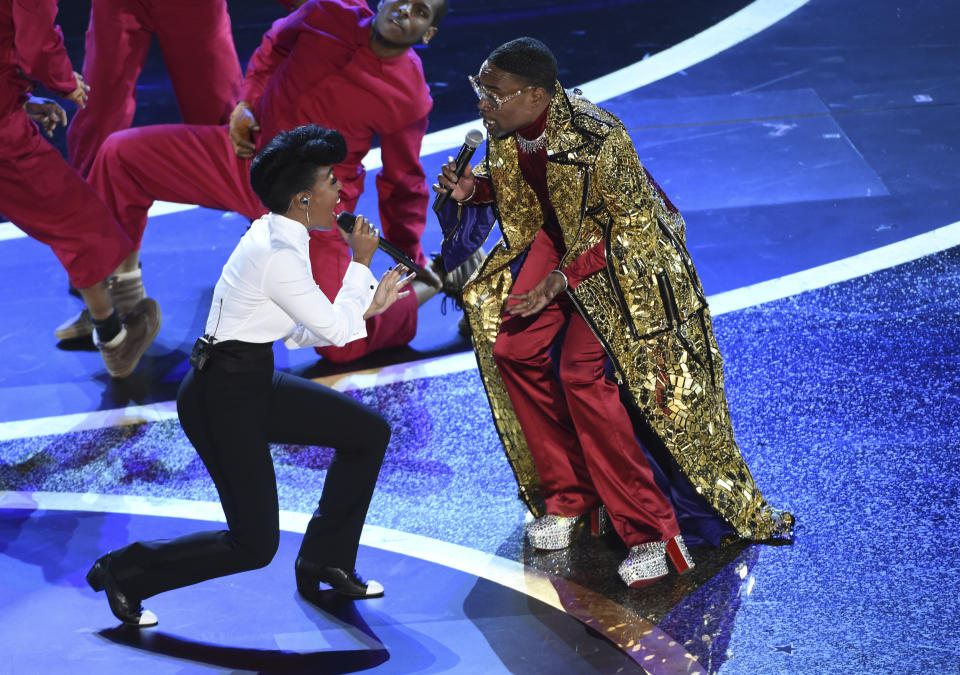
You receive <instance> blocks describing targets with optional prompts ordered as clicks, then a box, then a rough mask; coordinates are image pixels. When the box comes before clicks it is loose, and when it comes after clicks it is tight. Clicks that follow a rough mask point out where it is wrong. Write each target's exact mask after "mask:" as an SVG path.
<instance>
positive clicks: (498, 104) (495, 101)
mask: <svg viewBox="0 0 960 675" xmlns="http://www.w3.org/2000/svg"><path fill="white" fill-rule="evenodd" d="M476 83H477V85H479V87H478V92H477V94H478V96H480V102H479V103H477V109H478V110H479V111H480V117H481V118H483V126H484V127H486V129H487V133H489V134H490V135H491V136H494V137H496V138H503V137H505V136H509V135H510V134H512V133H513V132H514V131H516V130H517V129H520V128H522V127H525V126H527V125H528V124H532V123H533V122H535V121H536V119H537V117H539V116H540V113H541V112H542V108H541V107H540V105H542V99H538V100H539V105H538V102H537V101H535V100H534V99H535V98H537V97H535V96H534V93H535V88H534V87H530V86H529V85H527V84H526V82H524V81H523V80H521V79H520V78H518V77H517V76H516V75H513V74H512V73H508V72H506V71H504V70H500V69H499V68H497V67H496V66H491V65H490V64H488V63H487V62H486V61H484V62H483V65H482V66H481V67H480V74H479V75H477V77H476ZM484 94H486V95H484Z"/></svg>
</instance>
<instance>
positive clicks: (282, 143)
mask: <svg viewBox="0 0 960 675" xmlns="http://www.w3.org/2000/svg"><path fill="white" fill-rule="evenodd" d="M346 156H347V142H346V141H345V140H344V139H343V136H342V135H341V134H340V132H339V131H337V130H336V129H324V128H323V127H319V126H317V125H316V124H305V125H304V126H302V127H297V128H296V129H293V130H292V131H281V132H280V133H279V134H277V135H276V136H274V137H273V138H272V139H271V140H270V142H269V143H267V144H266V145H265V146H263V149H262V150H261V151H260V152H258V153H257V156H256V157H254V158H253V162H251V163H250V186H251V187H252V188H253V191H254V192H255V193H256V194H257V196H258V197H259V198H260V201H261V202H263V205H264V206H265V207H267V208H268V209H270V210H271V211H273V212H274V213H286V212H287V209H288V208H289V207H290V202H291V200H292V199H293V196H294V195H295V194H297V193H298V192H301V191H304V190H309V189H310V188H311V187H313V184H314V182H315V181H316V180H317V169H318V168H319V167H321V166H333V165H334V164H337V163H339V162H342V161H343V160H344V158H345V157H346Z"/></svg>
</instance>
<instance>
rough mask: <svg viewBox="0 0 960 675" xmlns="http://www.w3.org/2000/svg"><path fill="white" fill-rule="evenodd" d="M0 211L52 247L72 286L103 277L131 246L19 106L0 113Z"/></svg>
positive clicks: (91, 193)
mask: <svg viewBox="0 0 960 675" xmlns="http://www.w3.org/2000/svg"><path fill="white" fill-rule="evenodd" d="M0 213H3V214H4V215H5V216H7V217H8V218H10V220H11V221H13V223H14V224H15V225H16V226H17V227H19V228H20V229H21V230H23V231H24V232H26V233H27V234H28V235H30V236H31V237H33V238H34V239H36V240H38V241H41V242H43V243H44V244H46V245H48V246H49V247H50V248H51V249H53V253H54V255H56V256H57V259H58V260H59V261H60V264H62V265H63V267H64V268H65V269H66V270H67V274H68V275H69V277H70V283H71V284H73V285H74V287H76V288H88V287H90V286H93V285H94V284H96V283H97V282H99V281H102V280H103V279H106V278H107V277H108V276H109V275H110V274H111V273H112V272H113V270H114V269H116V267H117V265H119V264H120V262H121V261H122V260H123V259H124V258H126V257H127V256H128V255H130V253H131V252H132V251H133V250H134V246H133V242H131V241H130V238H129V237H128V236H127V235H126V233H125V232H124V231H123V230H122V229H121V228H120V225H119V224H118V223H117V221H116V220H114V218H113V215H112V214H111V212H110V210H109V209H108V208H107V206H106V205H105V204H104V203H103V201H101V200H100V197H99V196H98V195H97V193H96V192H94V190H93V188H91V187H90V186H89V185H88V184H87V183H86V181H84V180H83V178H81V177H80V174H78V173H77V172H76V171H74V170H73V169H72V168H71V167H70V165H69V164H67V163H66V161H64V159H63V157H62V156H61V155H60V153H59V152H57V150H56V149H55V148H54V147H53V146H51V145H50V144H49V143H48V142H47V141H46V140H45V139H44V138H43V136H41V135H40V131H39V130H38V129H37V126H36V124H34V123H33V120H31V119H30V118H29V117H28V116H27V114H26V112H24V110H23V109H22V108H17V109H15V110H14V111H13V112H12V113H10V114H8V115H4V116H3V117H0Z"/></svg>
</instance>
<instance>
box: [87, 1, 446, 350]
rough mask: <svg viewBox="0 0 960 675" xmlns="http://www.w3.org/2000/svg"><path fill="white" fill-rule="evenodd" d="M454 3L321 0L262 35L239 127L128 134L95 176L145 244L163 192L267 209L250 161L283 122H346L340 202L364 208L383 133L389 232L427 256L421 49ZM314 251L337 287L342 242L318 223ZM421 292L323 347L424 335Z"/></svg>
mask: <svg viewBox="0 0 960 675" xmlns="http://www.w3.org/2000/svg"><path fill="white" fill-rule="evenodd" d="M446 7H447V4H446V0H412V1H407V2H402V1H400V0H393V1H390V2H387V1H385V2H382V3H381V4H380V5H379V8H378V11H377V14H376V15H375V16H374V15H373V13H372V12H371V11H370V10H369V9H368V8H367V7H366V6H363V5H361V4H360V3H356V2H350V1H349V0H343V1H339V0H310V1H309V2H307V3H305V4H304V5H303V6H301V7H299V8H298V9H297V10H296V11H294V12H292V13H291V14H290V15H288V16H286V17H284V18H282V19H280V20H278V21H277V22H276V23H274V25H273V26H272V27H271V29H270V30H269V31H268V32H267V33H266V35H265V36H264V38H263V42H262V44H261V45H260V47H259V48H258V49H257V51H256V53H255V54H254V55H253V57H252V58H251V60H250V64H249V66H248V68H247V75H246V78H245V81H244V85H243V90H242V92H241V95H242V99H241V102H240V103H239V104H238V105H237V107H236V109H235V110H234V112H233V115H232V116H231V122H230V126H229V127H227V126H219V127H214V126H197V125H175V126H174V125H159V126H152V127H141V128H136V129H128V130H126V131H122V132H118V133H116V134H114V135H112V136H111V137H110V138H109V139H108V140H107V141H106V142H105V143H104V145H103V147H102V148H101V150H100V153H99V154H98V155H97V158H96V160H95V161H94V164H93V167H92V169H91V172H90V176H89V180H90V183H91V184H92V185H93V186H94V188H96V190H97V191H98V192H99V193H100V194H101V195H102V196H103V197H104V200H105V201H106V202H107V204H108V205H110V206H111V207H112V208H113V210H114V213H115V214H116V217H117V219H118V220H119V221H120V223H121V224H122V225H123V226H124V228H125V229H126V231H127V233H128V234H129V235H130V237H131V239H133V240H134V242H135V243H137V244H138V245H139V242H140V239H141V237H142V235H143V230H144V227H145V226H146V221H147V209H148V208H149V207H150V205H151V204H152V203H153V201H154V200H157V199H161V200H165V201H172V202H179V203H188V204H199V205H201V206H207V207H210V208H217V209H227V210H232V211H236V212H238V213H241V214H243V215H245V216H247V217H249V218H257V217H259V216H261V215H263V213H264V210H263V206H262V205H261V204H260V201H259V200H258V199H257V197H256V195H255V194H254V193H253V191H252V189H251V188H250V184H249V180H248V175H249V163H250V159H249V158H251V157H252V156H253V155H254V154H255V152H256V151H257V150H258V149H259V148H260V147H262V146H263V145H264V144H265V143H266V142H267V141H269V140H270V139H271V138H273V136H274V135H276V133H277V132H279V131H282V130H284V129H292V128H295V127H297V126H300V125H302V124H305V123H310V122H313V123H316V124H320V125H322V126H325V127H328V128H334V129H337V130H338V131H340V132H341V133H342V134H343V135H344V137H345V138H346V140H347V153H348V154H347V158H346V160H345V161H344V162H342V163H340V164H338V165H337V170H336V173H337V178H338V179H339V180H340V181H341V182H342V183H343V186H344V187H343V190H342V191H341V204H340V206H339V210H352V209H353V207H354V205H355V204H356V201H357V198H358V197H359V195H360V192H361V190H362V189H363V178H364V169H363V166H362V164H361V160H362V158H363V156H364V155H365V154H366V153H367V151H368V150H369V149H370V147H371V144H372V142H373V140H374V138H375V137H377V138H379V141H380V147H381V152H382V157H383V170H382V171H381V172H380V174H379V175H378V176H377V188H378V193H379V197H380V221H381V226H382V228H383V232H384V236H385V238H386V239H387V240H388V241H390V242H391V243H393V244H395V245H396V246H397V247H399V248H401V249H403V250H404V251H405V252H406V253H407V254H408V255H409V256H410V257H411V258H412V259H413V260H415V261H416V262H418V263H420V264H424V263H425V262H426V258H425V256H424V255H423V251H422V249H421V248H420V235H421V234H422V232H423V229H424V226H425V223H426V209H427V191H426V188H425V181H424V173H423V168H422V167H421V165H420V161H419V153H420V144H421V141H422V139H423V135H424V132H425V130H426V127H427V113H428V112H429V111H430V108H431V106H432V100H431V99H430V93H429V88H428V87H427V84H426V81H425V80H424V77H423V69H422V66H421V64H420V59H419V57H418V56H417V55H416V54H414V52H413V50H412V49H411V47H412V46H413V45H414V44H425V43H426V42H428V41H429V40H430V39H431V38H432V37H433V35H434V34H435V33H436V30H437V27H436V24H438V23H439V22H440V20H441V19H442V18H443V16H444V15H445V13H446ZM334 234H336V233H334ZM310 256H311V262H312V267H313V271H314V278H315V279H316V281H317V283H318V285H319V286H320V288H321V289H322V290H323V291H324V293H325V294H326V295H327V296H328V297H330V298H333V297H335V295H336V293H337V291H338V290H339V288H340V280H341V279H342V278H343V274H344V272H345V271H346V267H347V265H348V264H349V262H350V253H349V249H348V248H347V247H346V246H345V245H344V242H343V239H342V238H340V236H339V235H338V234H336V236H329V234H327V233H318V232H316V231H315V232H314V233H312V234H311V242H310ZM132 269H134V268H131V269H130V270H119V271H121V272H123V271H132ZM414 290H418V289H417V288H416V286H415V288H414ZM417 295H419V296H420V298H421V300H422V298H423V297H424V295H423V294H422V293H420V292H418V293H417ZM417 295H414V294H411V295H410V296H408V297H406V298H404V299H403V300H401V301H400V302H397V303H396V304H395V305H393V306H392V307H391V308H390V309H389V310H388V311H386V312H384V313H383V314H380V315H378V316H376V317H373V318H371V319H370V320H369V321H368V323H367V337H366V338H365V339H363V340H356V341H355V342H352V343H349V344H348V345H346V346H344V347H323V348H319V349H318V351H319V352H320V353H321V354H322V355H323V356H324V357H325V358H328V359H330V360H332V361H336V362H344V361H350V360H353V359H356V358H358V357H360V356H363V355H364V354H367V353H369V352H372V351H375V350H377V349H383V348H386V347H392V346H397V345H402V344H406V343H407V342H409V341H410V340H411V339H412V338H413V336H414V335H415V334H416V322H417V306H418V297H417Z"/></svg>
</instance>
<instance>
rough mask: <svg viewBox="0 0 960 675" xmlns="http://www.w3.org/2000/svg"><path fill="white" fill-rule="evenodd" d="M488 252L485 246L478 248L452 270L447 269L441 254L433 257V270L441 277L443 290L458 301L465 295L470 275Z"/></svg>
mask: <svg viewBox="0 0 960 675" xmlns="http://www.w3.org/2000/svg"><path fill="white" fill-rule="evenodd" d="M486 255H487V254H486V252H485V251H484V250H483V248H482V247H481V248H478V249H477V250H476V251H474V252H473V253H472V254H471V255H470V257H469V258H467V259H466V260H465V261H463V263H461V265H460V266H459V267H457V268H456V269H453V270H451V271H449V272H448V271H447V270H446V268H445V267H444V266H443V258H442V256H440V255H437V256H435V257H434V259H433V265H431V267H432V268H433V271H434V272H435V273H436V274H437V275H438V276H439V277H440V281H441V282H443V292H444V293H445V294H447V295H448V296H449V297H451V298H453V299H454V300H456V301H457V302H458V303H459V302H460V300H461V298H462V297H463V286H464V284H466V283H467V280H468V279H469V278H470V275H472V274H473V273H474V271H475V270H476V269H477V268H478V267H480V263H482V262H483V259H484V257H485V256H486Z"/></svg>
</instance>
